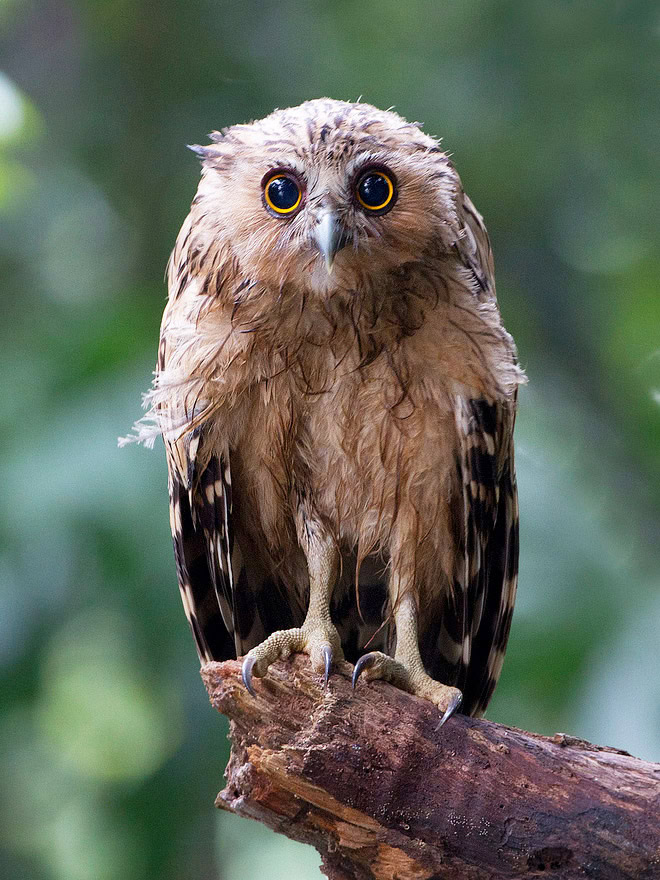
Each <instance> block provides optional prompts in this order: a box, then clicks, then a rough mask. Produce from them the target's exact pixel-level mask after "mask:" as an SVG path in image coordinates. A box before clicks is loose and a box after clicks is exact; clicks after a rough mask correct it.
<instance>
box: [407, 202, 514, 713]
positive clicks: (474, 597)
mask: <svg viewBox="0 0 660 880" xmlns="http://www.w3.org/2000/svg"><path fill="white" fill-rule="evenodd" d="M463 207H464V214H463V221H464V229H465V234H464V236H463V238H462V239H461V240H460V241H459V242H458V243H457V244H456V246H455V247H456V253H457V256H458V258H459V260H460V262H461V264H462V266H463V268H464V270H465V272H466V273H467V277H468V279H469V282H470V284H471V286H472V290H473V293H474V295H475V296H476V297H477V298H478V299H479V300H481V301H482V302H483V301H494V299H495V286H494V280H493V259H492V252H491V248H490V242H489V240H488V235H487V233H486V229H485V227H484V225H483V221H482V219H481V216H480V215H479V213H478V212H477V211H476V209H475V208H474V206H473V205H472V202H471V201H470V200H469V199H468V197H467V196H465V200H464V205H463ZM510 356H511V358H512V359H515V356H516V355H515V349H514V347H513V343H511V351H510ZM454 410H455V415H456V425H457V434H458V437H459V444H458V450H457V455H456V492H455V493H454V496H453V501H452V521H453V530H454V541H455V547H456V555H455V560H456V563H455V571H454V582H453V590H452V591H451V593H450V595H448V596H447V597H446V598H445V599H444V605H443V608H442V611H441V614H440V615H439V620H440V621H441V622H440V625H439V626H438V622H437V621H436V624H435V626H433V625H432V626H430V627H429V628H428V629H427V632H426V633H425V634H424V637H423V640H422V644H423V646H424V659H425V663H426V664H427V666H428V668H429V672H430V674H431V675H432V676H433V677H434V678H437V679H439V680H441V681H445V682H452V683H454V684H455V685H456V686H457V687H459V688H460V689H461V690H462V691H463V704H462V708H461V711H463V712H465V713H466V714H469V715H480V714H482V713H483V712H484V710H485V709H486V706H487V704H488V701H489V700H490V698H491V696H492V693H493V690H494V689H495V685H496V683H497V679H498V676H499V674H500V671H501V668H502V662H503V659H504V652H505V649H506V643H507V639H508V635H509V629H510V626H511V616H512V612H513V604H514V600H515V595H516V584H517V577H518V498H517V489H516V478H515V468H514V457H513V426H514V421H515V412H516V400H515V397H514V398H513V399H511V400H487V399H485V398H473V397H468V396H463V395H456V396H455V399H454Z"/></svg>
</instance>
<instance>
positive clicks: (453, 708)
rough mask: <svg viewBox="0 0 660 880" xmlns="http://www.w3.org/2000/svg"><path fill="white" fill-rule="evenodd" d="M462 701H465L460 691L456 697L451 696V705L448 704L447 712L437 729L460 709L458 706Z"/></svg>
mask: <svg viewBox="0 0 660 880" xmlns="http://www.w3.org/2000/svg"><path fill="white" fill-rule="evenodd" d="M462 702H463V694H461V693H458V694H456V696H455V697H452V698H451V700H450V701H449V705H448V706H447V709H446V710H445V714H444V715H443V716H442V718H441V719H440V724H438V726H437V727H436V730H440V728H441V727H442V725H443V724H444V723H445V721H449V719H450V718H451V716H452V715H453V714H454V712H455V711H456V710H457V709H458V707H459V706H460V705H461V703H462Z"/></svg>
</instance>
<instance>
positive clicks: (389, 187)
mask: <svg viewBox="0 0 660 880" xmlns="http://www.w3.org/2000/svg"><path fill="white" fill-rule="evenodd" d="M355 195H356V196H357V200H358V202H359V203H360V204H361V205H362V207H363V208H366V209H367V210H368V211H370V212H371V213H377V214H385V213H386V212H387V211H389V210H390V208H391V207H392V205H393V204H394V197H395V195H396V190H395V188H394V181H393V180H392V178H391V177H390V176H389V174H386V173H385V172H384V171H377V170H375V169H374V168H371V169H369V171H365V173H364V174H363V175H362V177H360V179H359V180H358V182H357V186H356V187H355Z"/></svg>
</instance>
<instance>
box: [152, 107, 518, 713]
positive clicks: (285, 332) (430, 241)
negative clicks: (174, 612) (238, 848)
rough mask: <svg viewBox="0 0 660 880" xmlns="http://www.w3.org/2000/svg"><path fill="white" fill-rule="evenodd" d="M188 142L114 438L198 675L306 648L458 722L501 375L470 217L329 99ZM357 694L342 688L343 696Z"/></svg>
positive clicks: (498, 604) (503, 618) (451, 178)
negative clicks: (143, 442) (152, 363)
mask: <svg viewBox="0 0 660 880" xmlns="http://www.w3.org/2000/svg"><path fill="white" fill-rule="evenodd" d="M210 139H211V141H212V143H211V144H210V145H209V146H195V147H193V148H192V149H194V151H195V152H196V153H197V154H198V155H199V157H200V159H201V162H202V174H201V181H200V183H199V188H198V190H197V194H196V195H195V197H194V199H193V202H192V206H191V210H190V213H189V215H188V217H187V219H186V220H185V222H184V224H183V226H182V228H181V231H180V233H179V236H178V239H177V242H176V246H175V248H174V252H173V253H172V256H171V259H170V263H169V273H168V274H169V301H168V304H167V307H166V309H165V314H164V316H163V321H162V328H161V335H160V347H159V353H158V364H157V370H156V374H155V380H154V384H153V388H152V390H151V391H150V392H149V393H148V395H147V398H148V403H149V405H150V413H149V414H148V416H147V417H146V418H145V419H143V420H142V422H141V423H138V424H139V432H140V436H141V437H142V438H143V439H144V438H148V437H149V436H153V435H154V434H155V433H160V434H162V436H163V438H164V441H165V446H166V451H167V463H168V468H169V489H170V520H171V527H172V535H173V539H174V551H175V559H176V567H177V572H178V580H179V586H180V590H181V595H182V598H183V604H184V608H185V611H186V614H187V617H188V620H189V622H190V626H191V628H192V632H193V635H194V638H195V642H196V645H197V650H198V653H199V656H200V659H201V661H202V663H205V662H208V661H212V660H224V659H227V658H231V657H244V658H245V659H244V660H243V680H244V683H245V685H246V687H247V688H248V689H249V690H250V691H252V692H254V688H255V687H258V685H257V683H256V680H257V679H258V678H259V677H262V676H264V675H266V674H267V670H268V666H269V665H270V664H271V663H272V662H274V661H275V660H277V659H279V658H286V657H288V656H289V655H290V654H291V653H292V652H305V653H307V654H308V655H309V658H310V663H311V665H312V667H313V668H314V669H315V670H316V671H318V672H319V673H320V674H322V675H323V676H324V677H325V680H326V682H327V680H328V676H329V675H330V674H331V672H332V668H333V663H335V662H336V661H338V660H340V659H342V658H345V659H346V660H348V661H350V662H352V663H355V667H354V677H353V684H354V685H355V684H356V682H357V680H358V678H359V677H360V676H362V679H363V681H364V680H367V681H368V680H370V679H375V678H383V679H386V680H388V681H390V682H392V683H393V684H395V685H396V686H398V687H401V688H403V689H405V690H406V691H408V692H410V693H413V694H416V695H418V696H421V697H423V698H426V699H428V700H430V701H431V702H432V703H434V704H435V705H436V706H437V707H438V709H439V717H440V719H441V723H442V722H444V721H445V720H446V719H447V718H448V717H449V716H450V715H451V714H452V712H454V711H456V709H458V708H459V706H460V707H461V711H463V712H465V713H468V714H472V715H478V714H480V713H482V712H483V711H484V709H485V707H486V705H487V703H488V701H489V699H490V697H491V695H492V693H493V689H494V687H495V684H496V681H497V678H498V676H499V673H500V669H501V666H502V661H503V657H504V651H505V647H506V642H507V638H508V633H509V627H510V624H511V614H512V609H513V603H514V597H515V591H516V579H517V560H518V512H517V496H516V481H515V473H514V457H513V439H512V434H513V426H514V418H515V412H516V391H517V387H518V385H519V384H520V383H521V382H522V381H523V379H524V376H523V373H522V371H521V369H520V368H519V366H518V364H517V358H516V350H515V346H514V343H513V340H512V338H511V336H510V335H509V334H508V333H507V331H506V330H505V328H504V326H503V324H502V321H501V318H500V314H499V311H498V307H497V301H496V297H495V286H494V280H493V261H492V254H491V248H490V244H489V240H488V235H487V233H486V229H485V227H484V224H483V221H482V218H481V216H480V215H479V213H478V212H477V210H476V209H475V207H474V206H473V204H472V202H471V201H470V199H469V198H468V197H467V195H466V194H465V193H464V191H463V188H462V185H461V181H460V178H459V176H458V174H457V173H456V171H455V169H454V166H453V164H452V162H451V161H450V159H449V158H448V156H447V154H446V153H444V152H443V151H442V149H441V148H440V146H439V143H438V141H437V140H435V139H434V138H432V137H430V136H429V135H427V134H425V133H424V132H422V130H421V129H420V127H419V126H418V125H417V124H411V123H408V122H406V121H405V120H404V119H403V118H401V117H400V116H399V115H397V114H396V113H394V112H391V111H381V110H378V109H376V108H375V107H373V106H370V105H369V104H365V103H344V102H342V101H335V100H330V99H320V100H313V101H308V102H306V103H304V104H302V105H301V106H299V107H294V108H290V109H286V110H276V111H275V112H274V113H272V114H271V115H269V116H267V117H266V118H265V119H263V120H260V121H257V122H253V123H251V124H247V125H234V126H232V127H230V128H227V129H225V130H223V131H222V132H216V133H213V134H212V135H211V137H210ZM364 686H367V685H364V684H362V683H361V684H360V687H364Z"/></svg>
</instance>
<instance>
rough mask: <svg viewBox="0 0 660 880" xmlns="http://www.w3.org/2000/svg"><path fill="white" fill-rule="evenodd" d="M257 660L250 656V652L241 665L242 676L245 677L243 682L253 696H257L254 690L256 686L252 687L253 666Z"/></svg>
mask: <svg viewBox="0 0 660 880" xmlns="http://www.w3.org/2000/svg"><path fill="white" fill-rule="evenodd" d="M256 662H257V661H256V659H255V658H254V657H250V655H249V654H248V655H247V657H246V658H245V660H243V666H242V667H241V677H242V678H243V684H244V685H245V687H246V688H247V689H248V691H249V692H250V693H251V694H252V696H253V697H256V696H257V695H256V693H255V692H254V688H253V687H252V667H253V666H254V664H255V663H256Z"/></svg>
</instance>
